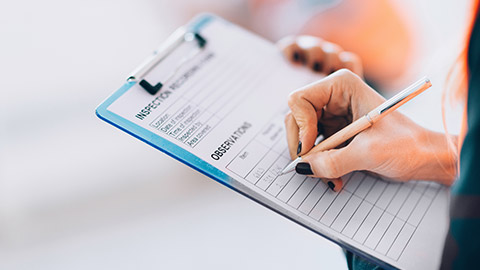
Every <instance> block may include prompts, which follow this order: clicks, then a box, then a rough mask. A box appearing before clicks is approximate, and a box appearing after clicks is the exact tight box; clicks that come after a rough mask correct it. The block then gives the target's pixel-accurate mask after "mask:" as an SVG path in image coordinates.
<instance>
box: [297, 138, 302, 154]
mask: <svg viewBox="0 0 480 270" xmlns="http://www.w3.org/2000/svg"><path fill="white" fill-rule="evenodd" d="M300 152H302V141H299V142H298V147H297V156H298V155H299V154H300Z"/></svg>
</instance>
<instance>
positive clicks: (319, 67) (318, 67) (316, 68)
mask: <svg viewBox="0 0 480 270" xmlns="http://www.w3.org/2000/svg"><path fill="white" fill-rule="evenodd" d="M312 69H313V70H314V71H317V72H319V71H320V70H322V64H320V62H315V63H313V66H312Z"/></svg>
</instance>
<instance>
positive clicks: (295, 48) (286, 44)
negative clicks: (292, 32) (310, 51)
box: [277, 36, 305, 64]
mask: <svg viewBox="0 0 480 270" xmlns="http://www.w3.org/2000/svg"><path fill="white" fill-rule="evenodd" d="M277 46H278V48H280V50H281V51H282V53H283V55H284V56H285V58H286V59H287V60H289V61H291V62H293V63H298V64H303V63H304V61H305V55H304V50H303V49H302V48H300V46H299V45H298V44H297V43H296V39H295V38H294V37H293V36H288V37H285V38H283V39H281V40H280V41H278V42H277Z"/></svg>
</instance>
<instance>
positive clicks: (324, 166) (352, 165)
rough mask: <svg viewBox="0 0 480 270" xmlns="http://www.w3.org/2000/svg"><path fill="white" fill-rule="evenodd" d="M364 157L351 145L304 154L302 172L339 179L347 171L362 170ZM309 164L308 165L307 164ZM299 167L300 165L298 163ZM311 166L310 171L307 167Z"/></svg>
mask: <svg viewBox="0 0 480 270" xmlns="http://www.w3.org/2000/svg"><path fill="white" fill-rule="evenodd" d="M363 161H364V160H362V159H360V158H358V151H354V148H352V147H351V145H347V146H345V147H343V148H340V149H332V150H328V151H323V152H317V153H313V154H310V155H307V156H304V157H303V159H302V162H301V163H299V164H302V165H300V167H301V168H300V172H299V171H298V169H297V172H298V173H300V174H304V173H305V172H306V173H312V174H308V175H311V176H313V177H319V178H328V179H337V178H340V177H342V176H343V175H346V174H347V173H350V172H353V171H357V170H361V169H362V168H363ZM306 164H308V165H306ZM297 167H298V165H297ZM307 167H310V171H308V170H306V169H305V168H307ZM302 169H303V170H302Z"/></svg>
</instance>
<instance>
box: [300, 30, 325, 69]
mask: <svg viewBox="0 0 480 270" xmlns="http://www.w3.org/2000/svg"><path fill="white" fill-rule="evenodd" d="M296 43H297V44H298V46H299V48H300V49H301V50H302V53H303V55H304V57H305V64H306V65H307V66H308V67H309V68H310V69H312V70H313V71H316V72H320V71H322V70H323V66H324V61H325V52H324V50H323V49H322V46H323V44H325V43H328V42H325V41H324V40H322V39H321V38H318V37H313V36H299V37H298V38H297V39H296Z"/></svg>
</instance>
